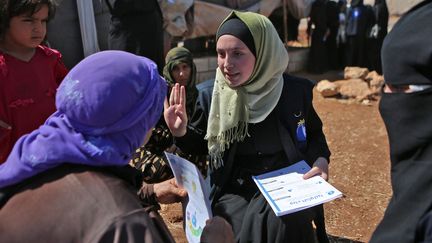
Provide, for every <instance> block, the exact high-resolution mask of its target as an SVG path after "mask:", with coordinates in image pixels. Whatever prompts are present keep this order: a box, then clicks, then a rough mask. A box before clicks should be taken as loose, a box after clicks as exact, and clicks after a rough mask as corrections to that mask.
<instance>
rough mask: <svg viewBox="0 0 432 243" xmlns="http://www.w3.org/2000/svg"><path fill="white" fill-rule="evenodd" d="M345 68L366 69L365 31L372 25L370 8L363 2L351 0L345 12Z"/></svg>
mask: <svg viewBox="0 0 432 243" xmlns="http://www.w3.org/2000/svg"><path fill="white" fill-rule="evenodd" d="M347 13H348V14H347V24H346V36H347V45H346V51H347V63H346V65H347V66H357V67H367V66H368V64H367V49H366V48H367V47H366V38H367V31H368V29H369V27H370V26H372V25H373V24H371V23H373V13H372V11H371V8H368V7H366V6H365V5H364V4H363V0H351V4H350V5H349V6H348V11H347Z"/></svg>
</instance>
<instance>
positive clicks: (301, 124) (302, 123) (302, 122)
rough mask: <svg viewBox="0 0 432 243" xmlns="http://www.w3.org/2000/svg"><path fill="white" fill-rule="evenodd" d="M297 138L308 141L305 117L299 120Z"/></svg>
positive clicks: (300, 140)
mask: <svg viewBox="0 0 432 243" xmlns="http://www.w3.org/2000/svg"><path fill="white" fill-rule="evenodd" d="M296 134H297V140H298V141H299V142H304V141H306V126H305V119H301V120H300V121H299V122H297V130H296Z"/></svg>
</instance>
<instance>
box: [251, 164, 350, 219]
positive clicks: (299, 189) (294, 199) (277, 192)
mask: <svg viewBox="0 0 432 243" xmlns="http://www.w3.org/2000/svg"><path fill="white" fill-rule="evenodd" d="M310 169H311V167H310V166H309V165H308V164H307V163H306V162H305V161H304V160H302V161H300V162H297V163H295V164H293V165H291V166H288V167H285V168H282V169H279V170H275V171H271V172H268V173H265V174H262V175H258V176H253V177H252V178H253V180H254V181H255V183H256V184H257V186H258V188H259V189H260V191H261V193H262V194H263V195H264V197H265V198H266V199H267V202H268V203H269V204H270V206H271V207H272V209H273V211H274V212H275V214H276V215H277V216H283V215H286V214H290V213H294V212H297V211H300V210H303V209H306V208H310V207H313V206H316V205H319V204H322V203H325V202H328V201H331V200H333V199H336V198H338V197H341V196H342V193H341V192H340V191H339V190H337V189H336V188H335V187H333V186H332V185H330V184H329V183H328V182H327V181H325V180H324V179H323V178H322V177H320V176H314V177H312V178H309V179H307V180H304V179H303V174H305V173H306V172H308V171H309V170H310Z"/></svg>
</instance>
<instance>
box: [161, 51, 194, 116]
mask: <svg viewBox="0 0 432 243" xmlns="http://www.w3.org/2000/svg"><path fill="white" fill-rule="evenodd" d="M165 62H166V65H165V67H164V69H163V75H164V77H165V79H166V81H167V83H168V85H169V86H170V87H173V86H174V84H175V83H176V81H175V80H174V78H173V77H172V74H171V72H172V70H173V69H174V67H175V66H176V65H178V64H180V63H186V64H188V65H189V66H190V67H191V76H190V80H189V81H188V83H187V85H186V87H185V88H186V112H187V114H188V116H191V115H192V112H193V111H194V109H195V101H196V99H197V97H198V90H197V88H196V87H195V82H196V73H197V71H196V66H195V63H194V62H193V57H192V53H191V52H190V51H189V50H188V49H186V48H184V47H174V48H173V49H171V50H170V51H169V52H168V53H167V55H166V58H165Z"/></svg>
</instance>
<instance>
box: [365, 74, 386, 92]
mask: <svg viewBox="0 0 432 243" xmlns="http://www.w3.org/2000/svg"><path fill="white" fill-rule="evenodd" d="M365 81H366V82H367V83H368V84H369V89H370V90H371V92H372V93H373V94H380V93H381V89H382V86H383V84H384V77H383V76H381V75H379V74H378V73H377V72H375V71H372V72H370V73H369V74H368V75H367V76H366V78H365Z"/></svg>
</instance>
